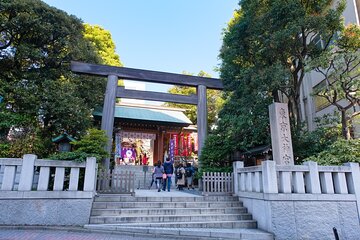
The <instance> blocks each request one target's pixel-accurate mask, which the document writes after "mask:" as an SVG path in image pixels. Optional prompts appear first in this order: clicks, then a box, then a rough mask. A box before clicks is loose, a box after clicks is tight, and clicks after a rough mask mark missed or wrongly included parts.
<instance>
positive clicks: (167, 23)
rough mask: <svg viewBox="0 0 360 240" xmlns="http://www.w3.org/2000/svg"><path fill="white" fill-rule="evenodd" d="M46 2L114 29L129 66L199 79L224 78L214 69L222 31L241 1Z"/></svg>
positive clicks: (91, 22)
mask: <svg viewBox="0 0 360 240" xmlns="http://www.w3.org/2000/svg"><path fill="white" fill-rule="evenodd" d="M44 2H46V3H48V4H49V5H51V6H54V7H56V8H59V9H62V10H64V11H66V12H67V13H69V14H73V15H75V16H77V17H78V18H80V19H82V20H83V21H84V22H86V23H90V24H92V25H95V24H97V25H100V26H102V27H103V28H105V29H107V30H109V31H110V32H111V34H112V37H113V40H114V41H115V44H116V50H117V53H118V54H119V55H120V59H121V61H122V62H123V63H124V66H125V67H131V68H140V69H148V70H155V71H163V72H173V73H181V72H183V71H187V72H190V73H194V74H197V73H198V72H199V71H200V70H203V71H205V72H207V73H209V74H211V75H212V77H219V74H218V73H217V72H215V71H214V69H215V68H216V67H217V66H218V64H219V60H218V54H219V49H220V47H221V44H222V31H223V29H224V28H225V27H226V23H227V22H228V21H229V20H230V18H231V17H232V15H233V11H234V10H235V9H236V8H237V7H238V0H171V1H170V0H103V1H88V0H87V1H85V0H76V1H72V0H45V1H44ZM148 88H149V87H147V89H148ZM150 88H153V87H150ZM149 90H150V89H149Z"/></svg>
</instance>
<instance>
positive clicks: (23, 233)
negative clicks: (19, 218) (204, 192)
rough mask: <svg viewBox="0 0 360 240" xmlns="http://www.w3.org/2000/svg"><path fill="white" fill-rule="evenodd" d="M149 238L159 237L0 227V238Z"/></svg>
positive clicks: (145, 239) (6, 239)
mask: <svg viewBox="0 0 360 240" xmlns="http://www.w3.org/2000/svg"><path fill="white" fill-rule="evenodd" d="M147 239H149V240H151V239H162V238H159V237H154V238H152V237H148V236H144V237H139V236H137V237H134V236H131V235H128V236H127V235H124V234H121V235H120V234H111V233H95V232H84V231H81V230H76V229H69V230H66V229H65V230H59V229H41V228H39V229H14V228H0V240H147Z"/></svg>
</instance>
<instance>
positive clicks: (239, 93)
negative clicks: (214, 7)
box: [201, 0, 345, 167]
mask: <svg viewBox="0 0 360 240" xmlns="http://www.w3.org/2000/svg"><path fill="white" fill-rule="evenodd" d="M331 4H332V1H331V0H320V1H311V0H305V1H297V0H289V1H286V2H284V1H282V0H272V1H263V0H243V1H240V3H239V5H240V8H239V10H237V11H236V12H235V14H234V17H233V18H232V19H231V20H230V22H229V23H228V27H227V28H226V29H225V31H224V37H223V45H222V48H221V50H220V54H219V57H220V59H221V60H222V62H221V65H220V77H221V79H222V80H223V83H224V88H225V91H226V101H225V105H224V108H223V109H222V110H221V111H220V114H219V121H218V123H217V125H218V129H216V131H214V133H213V134H212V135H210V136H209V137H208V140H207V142H206V145H205V148H204V151H203V152H202V156H201V161H202V163H203V166H205V167H206V165H207V164H208V166H218V167H222V166H226V165H229V164H228V163H226V162H227V161H229V160H226V159H229V155H230V154H231V153H232V152H233V151H234V150H239V151H246V150H248V149H249V148H252V147H254V146H256V145H262V144H269V143H270V131H269V129H270V128H269V117H268V105H269V104H271V103H272V102H273V101H278V102H279V101H280V100H282V98H281V96H285V97H286V99H288V102H289V112H290V117H291V122H292V124H293V125H294V126H296V127H301V119H300V89H301V84H302V82H303V79H304V76H305V64H304V63H305V61H306V60H307V59H314V58H317V57H319V55H320V54H321V52H323V51H328V50H329V49H328V46H329V44H330V43H331V41H332V40H333V38H334V34H335V33H336V32H337V31H338V30H340V29H341V28H342V20H341V15H342V11H343V10H344V7H345V2H344V1H340V2H339V4H338V5H336V6H335V8H331ZM317 35H319V36H321V37H322V39H323V40H324V48H319V47H318V46H317V45H316V43H315V42H314V39H315V37H316V36H317ZM224 159H225V160H224Z"/></svg>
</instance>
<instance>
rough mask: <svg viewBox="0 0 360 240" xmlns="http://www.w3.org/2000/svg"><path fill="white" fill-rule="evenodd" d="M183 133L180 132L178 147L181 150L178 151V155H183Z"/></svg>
mask: <svg viewBox="0 0 360 240" xmlns="http://www.w3.org/2000/svg"><path fill="white" fill-rule="evenodd" d="M184 145H185V144H184V134H182V133H181V134H180V149H181V152H180V156H184Z"/></svg>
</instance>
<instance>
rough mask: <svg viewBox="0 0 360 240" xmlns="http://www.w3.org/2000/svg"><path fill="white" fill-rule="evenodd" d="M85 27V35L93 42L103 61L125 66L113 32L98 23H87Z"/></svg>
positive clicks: (107, 63) (108, 63)
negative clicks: (113, 37) (117, 50)
mask: <svg viewBox="0 0 360 240" xmlns="http://www.w3.org/2000/svg"><path fill="white" fill-rule="evenodd" d="M84 27H85V33H84V37H85V39H87V40H89V41H90V42H91V43H92V44H93V46H94V48H95V49H96V51H97V53H98V54H99V56H100V57H101V59H102V63H103V64H106V65H111V66H118V67H121V66H123V64H122V63H121V61H120V57H119V55H118V54H117V53H116V51H115V49H116V47H115V43H114V41H113V40H112V37H111V33H110V32H109V31H107V30H105V29H104V28H102V27H100V26H98V25H94V26H92V25H90V24H88V23H85V24H84Z"/></svg>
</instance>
